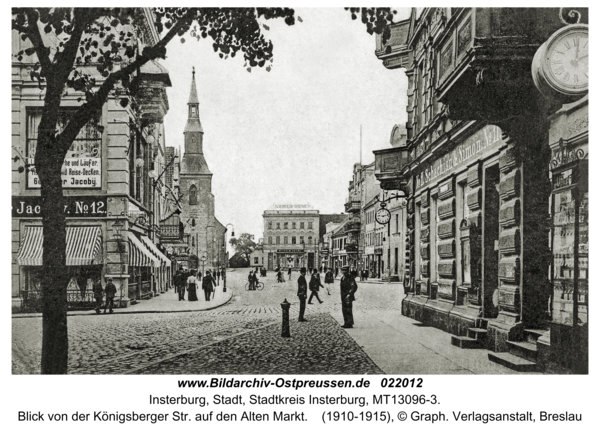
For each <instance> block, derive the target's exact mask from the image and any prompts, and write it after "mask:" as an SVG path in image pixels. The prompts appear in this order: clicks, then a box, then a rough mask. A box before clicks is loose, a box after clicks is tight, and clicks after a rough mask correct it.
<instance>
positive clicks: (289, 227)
mask: <svg viewBox="0 0 600 432" xmlns="http://www.w3.org/2000/svg"><path fill="white" fill-rule="evenodd" d="M263 222H264V231H263V233H264V234H263V242H264V254H265V255H266V257H267V265H266V267H267V269H268V270H274V269H275V268H276V267H286V268H287V267H292V268H294V269H298V268H300V267H307V268H314V267H315V265H318V263H319V262H320V261H319V232H320V231H319V229H320V219H319V210H316V209H315V208H313V207H312V206H311V205H310V204H274V205H272V206H271V207H269V208H268V209H267V210H265V211H264V213H263Z"/></svg>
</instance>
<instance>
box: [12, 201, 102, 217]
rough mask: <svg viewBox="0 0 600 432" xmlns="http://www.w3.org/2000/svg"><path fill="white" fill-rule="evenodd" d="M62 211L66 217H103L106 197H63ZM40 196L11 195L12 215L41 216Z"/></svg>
mask: <svg viewBox="0 0 600 432" xmlns="http://www.w3.org/2000/svg"><path fill="white" fill-rule="evenodd" d="M64 211H65V214H66V216H67V217H105V216H106V197H97V196H69V197H65V206H64ZM41 216H42V198H41V197H39V196H31V197H18V196H17V197H12V217H41Z"/></svg>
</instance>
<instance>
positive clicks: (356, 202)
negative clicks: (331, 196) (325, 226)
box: [344, 198, 360, 213]
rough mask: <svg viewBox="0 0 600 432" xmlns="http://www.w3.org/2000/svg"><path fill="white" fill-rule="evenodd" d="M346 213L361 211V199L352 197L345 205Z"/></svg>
mask: <svg viewBox="0 0 600 432" xmlns="http://www.w3.org/2000/svg"><path fill="white" fill-rule="evenodd" d="M344 207H345V209H346V213H356V212H359V211H360V199H354V198H353V199H352V200H349V201H347V202H346V204H345V205H344Z"/></svg>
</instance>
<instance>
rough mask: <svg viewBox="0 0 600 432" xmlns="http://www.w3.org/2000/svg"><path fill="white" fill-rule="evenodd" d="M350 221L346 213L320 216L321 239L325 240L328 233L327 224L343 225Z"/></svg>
mask: <svg viewBox="0 0 600 432" xmlns="http://www.w3.org/2000/svg"><path fill="white" fill-rule="evenodd" d="M346 219H348V215H347V214H345V213H341V214H320V215H319V238H323V236H324V235H325V233H326V232H327V224H328V223H330V222H334V223H343V222H344V221H345V220H346Z"/></svg>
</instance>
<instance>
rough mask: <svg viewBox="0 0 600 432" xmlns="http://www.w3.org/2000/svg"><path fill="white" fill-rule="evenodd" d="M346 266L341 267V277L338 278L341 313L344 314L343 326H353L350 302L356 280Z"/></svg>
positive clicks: (355, 288)
mask: <svg viewBox="0 0 600 432" xmlns="http://www.w3.org/2000/svg"><path fill="white" fill-rule="evenodd" d="M349 270H350V268H349V267H348V266H343V267H342V279H341V280H340V294H341V297H342V315H343V316H344V325H343V326H342V327H343V328H352V327H353V326H354V317H353V316H352V302H353V301H354V300H355V299H354V293H355V292H356V290H357V289H358V286H357V285H356V281H355V280H354V278H353V277H352V276H351V275H350V274H349Z"/></svg>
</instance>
